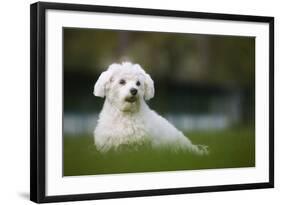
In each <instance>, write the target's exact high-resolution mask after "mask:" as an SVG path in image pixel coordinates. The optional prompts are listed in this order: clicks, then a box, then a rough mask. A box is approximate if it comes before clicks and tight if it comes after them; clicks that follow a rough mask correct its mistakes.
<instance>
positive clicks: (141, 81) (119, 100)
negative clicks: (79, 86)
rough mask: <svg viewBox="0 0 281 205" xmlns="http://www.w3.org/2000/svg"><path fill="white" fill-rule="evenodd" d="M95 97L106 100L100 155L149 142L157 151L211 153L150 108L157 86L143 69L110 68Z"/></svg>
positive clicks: (130, 66) (101, 120)
mask: <svg viewBox="0 0 281 205" xmlns="http://www.w3.org/2000/svg"><path fill="white" fill-rule="evenodd" d="M132 89H133V90H135V92H136V93H135V95H133V94H132V91H131V90H132ZM94 95H95V96H98V97H105V102H104V105H103V108H102V111H101V113H100V115H99V120H98V124H97V127H96V129H95V131H94V138H95V145H96V147H97V149H98V150H99V151H101V152H107V151H108V150H111V149H118V147H120V146H121V145H127V144H132V143H136V144H141V143H143V142H146V141H149V142H150V143H151V145H152V146H153V147H155V148H156V147H169V148H171V149H175V150H188V151H191V152H193V153H196V154H207V153H208V151H207V147H206V146H202V145H194V144H192V143H191V141H190V140H189V139H188V138H187V137H186V136H184V134H183V133H182V132H181V131H179V130H178V129H176V128H175V127H174V126H173V125H172V124H170V123H169V122H168V121H167V120H166V119H164V118H163V117H161V116H160V115H158V114H157V113H156V112H154V111H153V110H151V109H150V108H149V107H148V105H147V104H146V102H145V100H149V99H151V98H153V96H154V83H153V80H152V79H151V77H150V76H149V75H148V74H147V73H146V72H145V71H144V70H143V69H142V68H141V66H140V65H138V64H132V63H129V62H125V63H122V64H112V65H110V66H109V68H108V69H107V70H106V71H104V72H103V73H102V74H101V75H100V77H99V79H98V80H97V82H96V84H95V88H94Z"/></svg>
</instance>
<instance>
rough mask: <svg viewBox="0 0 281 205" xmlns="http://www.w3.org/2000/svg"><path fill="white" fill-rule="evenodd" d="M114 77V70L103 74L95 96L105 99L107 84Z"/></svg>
mask: <svg viewBox="0 0 281 205" xmlns="http://www.w3.org/2000/svg"><path fill="white" fill-rule="evenodd" d="M111 76H112V70H107V71H104V72H102V73H101V75H100V77H99V78H98V80H97V82H96V84H95V88H94V95H95V96H97V97H102V98H104V97H105V90H106V84H107V83H108V82H109V81H110V78H111Z"/></svg>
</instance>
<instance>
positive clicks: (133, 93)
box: [130, 88, 138, 95]
mask: <svg viewBox="0 0 281 205" xmlns="http://www.w3.org/2000/svg"><path fill="white" fill-rule="evenodd" d="M130 92H131V94H132V95H136V94H137V92H138V90H137V89H135V88H131V90H130Z"/></svg>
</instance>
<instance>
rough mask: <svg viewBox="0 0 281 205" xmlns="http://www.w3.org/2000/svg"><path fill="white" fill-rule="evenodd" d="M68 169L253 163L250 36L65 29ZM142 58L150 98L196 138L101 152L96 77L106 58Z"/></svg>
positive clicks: (73, 172) (108, 60)
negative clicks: (187, 148) (185, 147)
mask: <svg viewBox="0 0 281 205" xmlns="http://www.w3.org/2000/svg"><path fill="white" fill-rule="evenodd" d="M63 49H64V50H63V56H64V61H63V62H64V64H63V68H64V105H63V106H64V122H63V123H64V152H63V155H64V156H63V167H64V171H63V172H64V173H63V174H64V175H65V176H73V175H92V174H109V173H127V172H148V171H173V170H188V169H208V168H231V167H251V166H255V38H254V37H243V36H222V35H200V34H182V33H162V32H161V33H160V32H141V31H117V30H100V29H81V28H64V29H63ZM123 61H131V62H133V63H138V64H140V65H141V66H142V67H143V68H144V69H145V70H146V72H147V73H149V74H150V75H151V77H152V79H153V80H154V84H155V90H156V93H155V97H154V98H153V99H151V100H150V101H149V102H148V104H149V106H150V107H151V108H152V109H154V110H155V111H157V112H158V113H159V114H161V115H162V116H164V117H165V118H167V119H168V120H169V121H170V122H171V123H172V124H174V125H175V126H176V127H177V128H178V129H180V130H182V131H183V132H184V133H185V134H186V136H188V137H189V138H190V139H191V140H192V141H193V142H194V143H195V144H197V143H198V144H205V145H208V146H209V150H210V154H209V155H208V156H205V157H198V156H194V155H192V154H190V153H172V152H170V151H169V150H152V149H151V148H150V147H149V146H148V145H147V146H142V147H139V148H138V150H134V151H132V150H124V151H123V152H122V153H121V152H119V153H113V152H110V153H108V154H105V155H101V154H100V153H98V152H97V150H96V149H95V146H94V139H93V135H92V133H93V130H94V129H95V126H96V123H97V119H98V113H99V112H100V110H101V109H102V104H103V101H104V99H101V98H97V97H95V96H93V94H92V93H93V88H94V84H95V82H96V80H97V78H98V76H99V75H100V73H101V72H102V71H104V70H105V69H106V68H107V67H108V66H109V65H110V64H111V63H114V62H119V63H120V62H123Z"/></svg>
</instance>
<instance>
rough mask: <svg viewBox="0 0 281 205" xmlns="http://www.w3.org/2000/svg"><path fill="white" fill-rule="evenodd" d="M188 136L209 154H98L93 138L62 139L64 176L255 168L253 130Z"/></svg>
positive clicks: (140, 150)
mask: <svg viewBox="0 0 281 205" xmlns="http://www.w3.org/2000/svg"><path fill="white" fill-rule="evenodd" d="M187 136H188V137H189V138H190V139H191V140H192V142H193V143H194V144H204V145H208V146H209V151H210V154H209V155H207V156H196V155H194V154H191V153H189V152H177V153H175V152H171V151H169V150H167V149H162V150H153V149H151V148H150V147H149V146H147V145H144V146H141V147H139V148H138V150H130V149H126V150H125V151H122V152H109V153H107V154H100V153H99V152H98V151H97V150H96V149H95V146H94V142H93V137H92V136H79V137H68V136H65V137H64V152H63V153H64V156H63V163H64V166H63V167H64V176H75V175H94V174H112V173H132V172H154V171H175V170H195V169H215V168H233V167H252V166H255V134H254V129H249V128H239V129H237V128H236V129H231V130H227V131H217V132H215V131H214V132H190V133H188V134H187Z"/></svg>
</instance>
